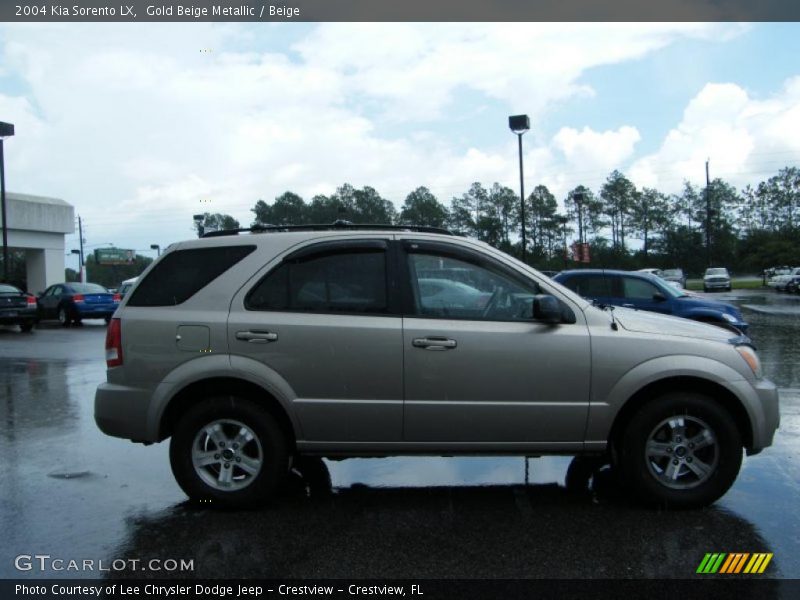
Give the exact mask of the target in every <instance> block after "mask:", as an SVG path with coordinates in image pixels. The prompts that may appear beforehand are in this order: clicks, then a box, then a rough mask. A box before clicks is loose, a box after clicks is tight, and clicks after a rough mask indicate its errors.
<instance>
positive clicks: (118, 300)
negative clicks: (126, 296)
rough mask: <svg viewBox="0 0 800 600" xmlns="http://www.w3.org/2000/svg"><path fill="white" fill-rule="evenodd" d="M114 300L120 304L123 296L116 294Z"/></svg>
mask: <svg viewBox="0 0 800 600" xmlns="http://www.w3.org/2000/svg"><path fill="white" fill-rule="evenodd" d="M113 300H114V302H120V301H121V300H122V294H114V298H113Z"/></svg>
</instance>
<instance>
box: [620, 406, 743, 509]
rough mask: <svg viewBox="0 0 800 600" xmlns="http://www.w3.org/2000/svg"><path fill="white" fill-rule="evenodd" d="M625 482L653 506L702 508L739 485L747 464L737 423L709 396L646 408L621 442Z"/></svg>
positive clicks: (625, 433)
mask: <svg viewBox="0 0 800 600" xmlns="http://www.w3.org/2000/svg"><path fill="white" fill-rule="evenodd" d="M621 450H622V451H621V453H620V459H619V460H620V463H621V464H620V466H621V467H622V471H623V474H624V478H625V481H626V483H627V484H628V485H630V486H631V487H632V488H633V490H634V491H635V492H636V493H637V495H638V496H639V497H640V498H641V499H642V500H644V501H645V502H646V503H649V504H656V505H660V506H669V507H674V508H698V507H702V506H706V505H708V504H711V503H712V502H714V501H715V500H717V499H718V498H720V497H721V496H722V495H723V494H725V492H727V491H728V489H729V488H730V487H731V485H733V482H734V481H735V480H736V476H737V475H738V473H739V468H740V467H741V464H742V439H741V435H740V433H739V430H738V428H737V427H736V423H735V422H734V420H733V418H732V417H731V415H730V413H728V412H727V411H726V410H725V409H724V408H723V407H722V406H720V405H719V404H718V403H717V402H715V401H714V400H712V399H711V398H709V397H708V396H705V395H702V394H697V393H692V392H685V393H683V392H679V393H671V394H666V395H664V396H661V397H660V398H656V399H654V400H652V401H650V402H649V403H647V404H645V405H644V406H643V407H642V408H641V409H640V410H639V412H638V413H636V415H635V416H634V417H633V418H632V419H631V421H630V423H629V424H628V426H627V427H626V429H625V432H624V437H623V439H622V443H621Z"/></svg>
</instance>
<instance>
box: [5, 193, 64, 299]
mask: <svg viewBox="0 0 800 600" xmlns="http://www.w3.org/2000/svg"><path fill="white" fill-rule="evenodd" d="M6 214H7V215H8V247H9V249H10V250H24V251H25V270H26V273H27V280H28V285H27V288H28V289H27V291H28V292H31V293H34V294H36V293H39V292H41V291H44V289H45V288H46V287H47V286H49V285H51V284H53V283H58V282H61V281H64V256H65V247H64V236H65V235H66V234H68V233H74V232H75V209H74V208H73V206H72V205H71V204H68V203H67V202H64V201H63V200H59V199H58V198H46V197H44V196H31V195H28V194H14V193H11V192H7V193H6ZM0 223H2V215H0Z"/></svg>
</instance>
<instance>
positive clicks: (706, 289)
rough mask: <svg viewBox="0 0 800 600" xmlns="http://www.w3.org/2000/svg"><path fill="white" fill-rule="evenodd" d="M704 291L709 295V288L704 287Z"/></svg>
mask: <svg viewBox="0 0 800 600" xmlns="http://www.w3.org/2000/svg"><path fill="white" fill-rule="evenodd" d="M703 291H704V292H705V293H706V294H707V293H708V288H707V287H706V286H703Z"/></svg>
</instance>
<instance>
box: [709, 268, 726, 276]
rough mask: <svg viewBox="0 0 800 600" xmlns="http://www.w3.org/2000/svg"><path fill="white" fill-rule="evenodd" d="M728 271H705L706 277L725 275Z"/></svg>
mask: <svg viewBox="0 0 800 600" xmlns="http://www.w3.org/2000/svg"><path fill="white" fill-rule="evenodd" d="M727 274H728V269H706V275H727Z"/></svg>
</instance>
